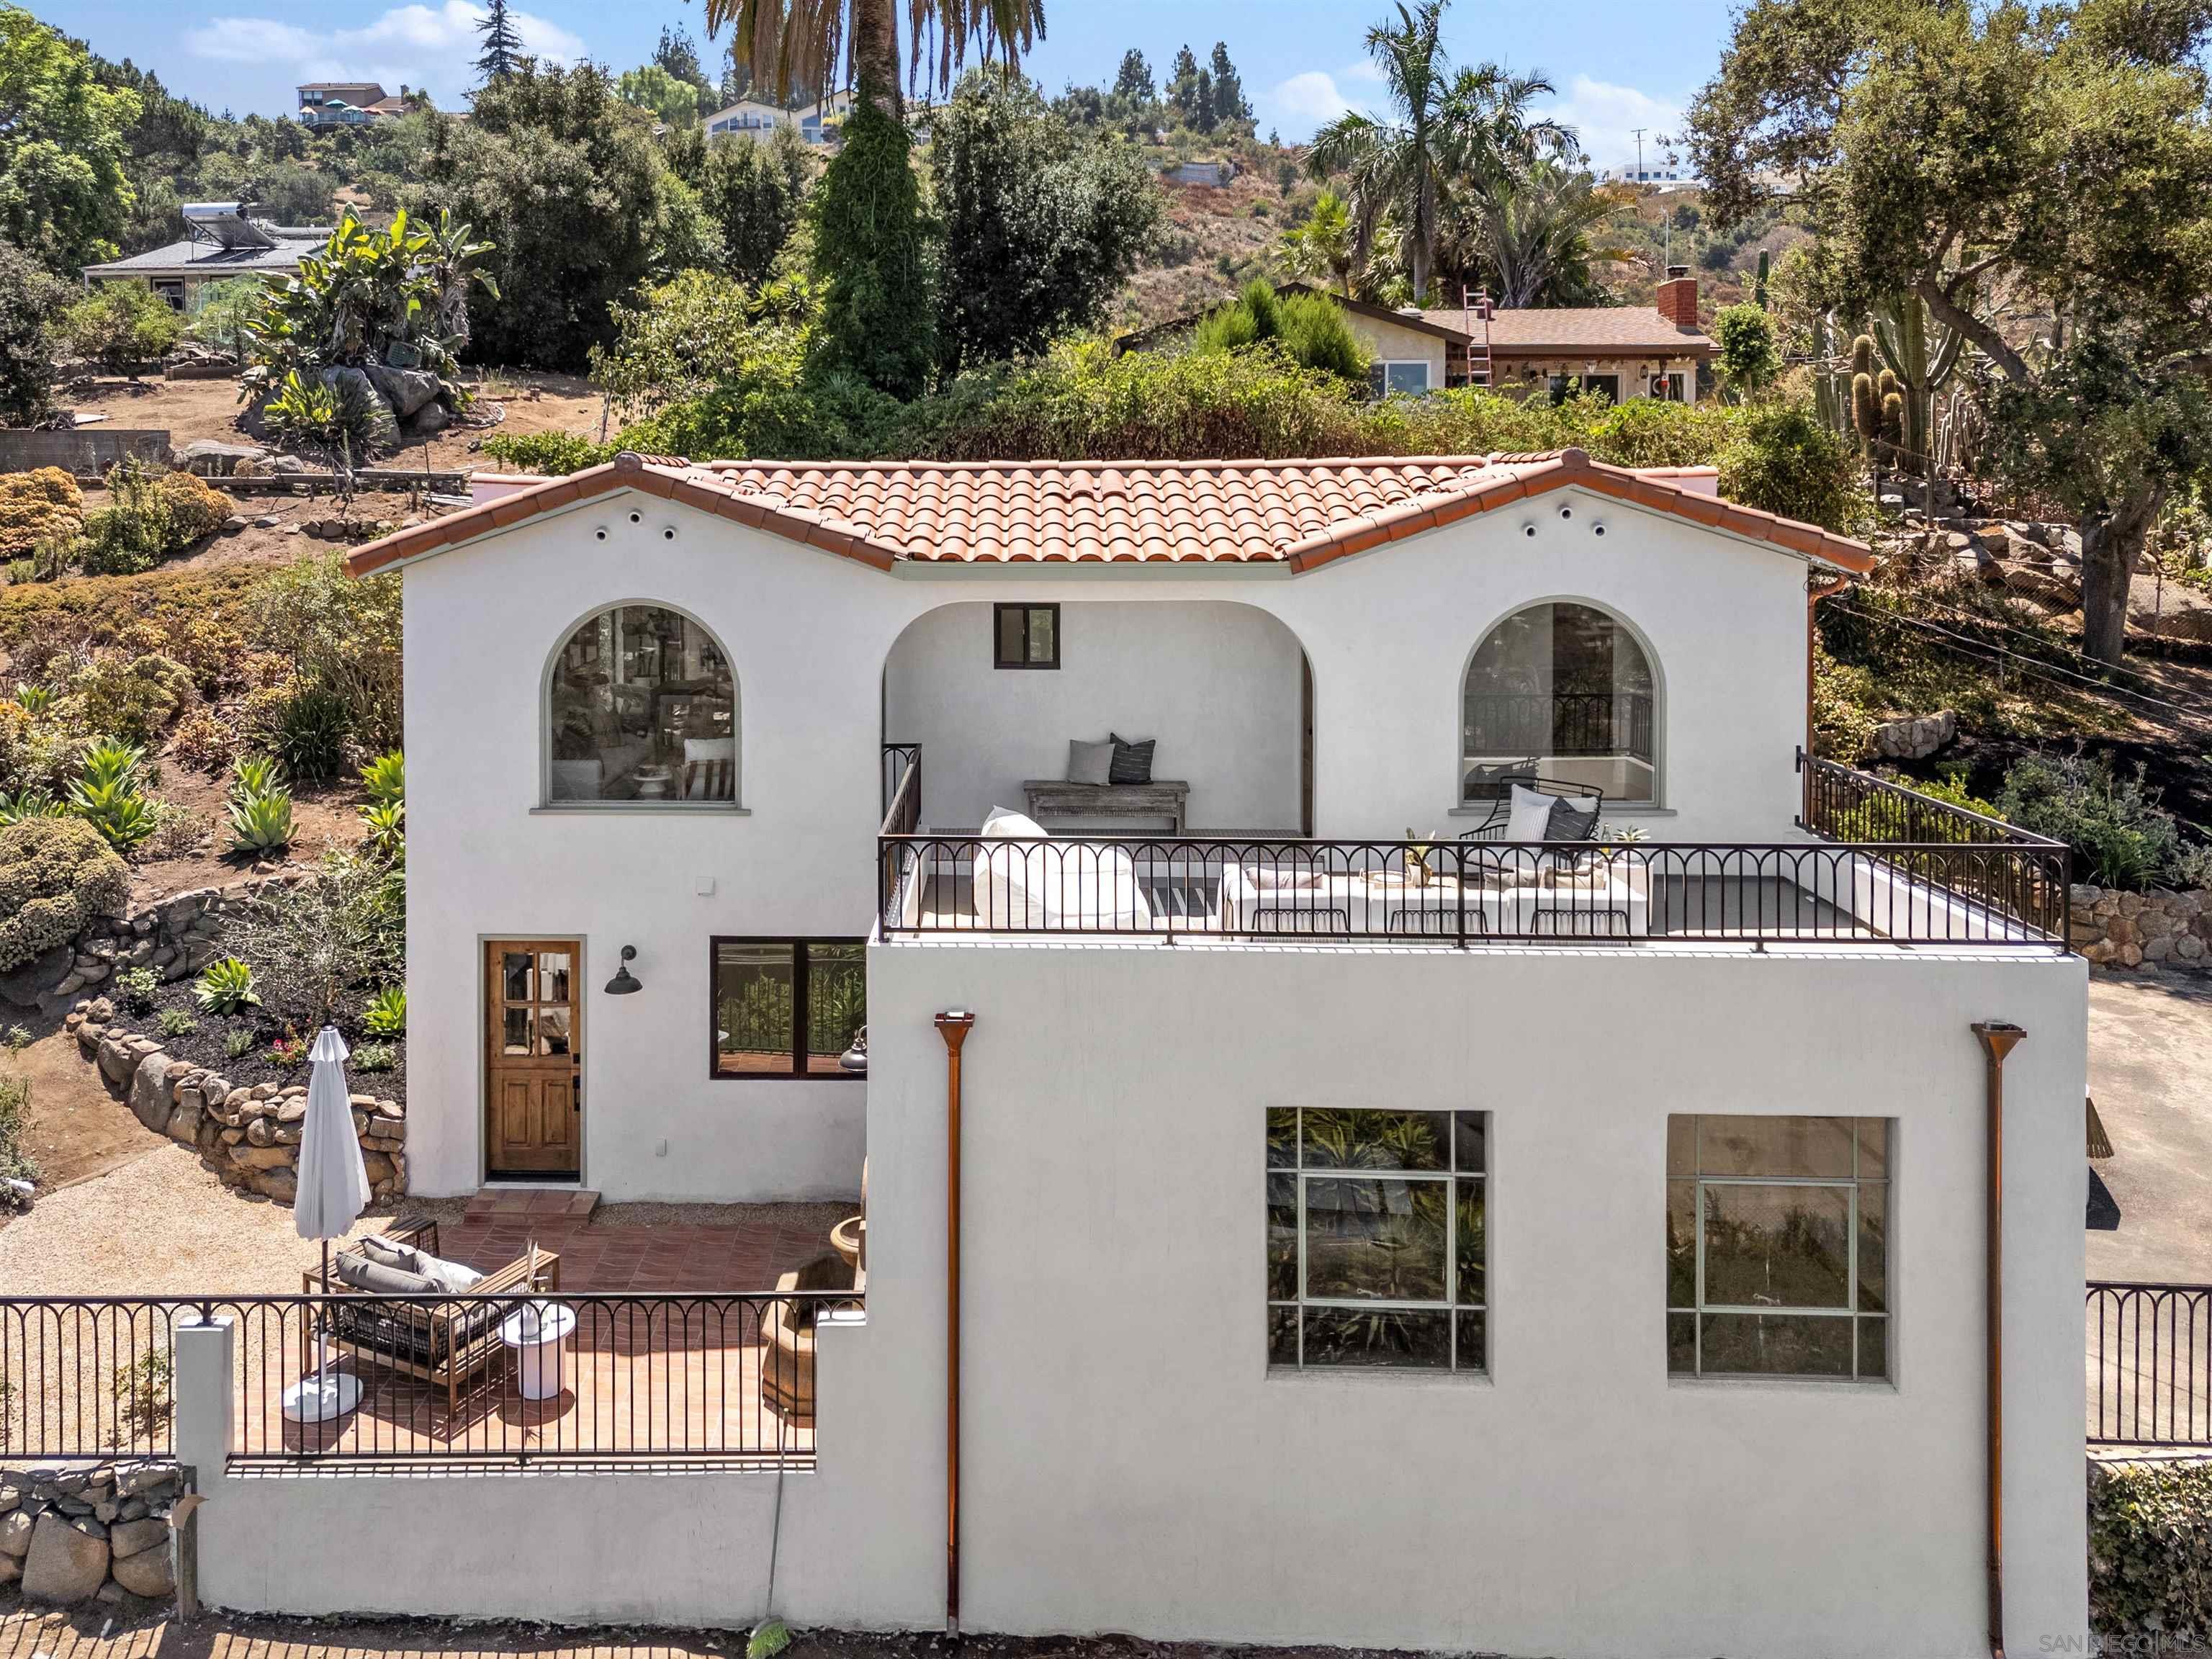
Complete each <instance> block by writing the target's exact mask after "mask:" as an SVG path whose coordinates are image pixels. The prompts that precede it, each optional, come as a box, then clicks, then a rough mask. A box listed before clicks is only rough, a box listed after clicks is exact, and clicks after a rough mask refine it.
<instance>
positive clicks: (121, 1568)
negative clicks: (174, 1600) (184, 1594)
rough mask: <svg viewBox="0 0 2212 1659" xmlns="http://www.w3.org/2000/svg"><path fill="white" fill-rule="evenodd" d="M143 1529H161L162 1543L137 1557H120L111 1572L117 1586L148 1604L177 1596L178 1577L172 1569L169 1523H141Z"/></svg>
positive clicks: (147, 1548) (145, 1550)
mask: <svg viewBox="0 0 2212 1659" xmlns="http://www.w3.org/2000/svg"><path fill="white" fill-rule="evenodd" d="M137 1525H140V1526H146V1527H159V1528H161V1534H162V1536H161V1541H159V1542H157V1543H155V1544H152V1545H149V1547H146V1548H145V1549H143V1550H140V1551H139V1552H138V1553H137V1554H136V1555H118V1556H117V1557H116V1558H115V1560H114V1562H113V1564H112V1565H111V1566H110V1568H109V1571H112V1573H114V1575H115V1582H116V1583H118V1584H120V1585H122V1586H123V1588H124V1589H127V1590H129V1591H130V1592H131V1594H132V1595H143V1596H145V1597H146V1598H147V1599H148V1600H149V1601H155V1600H159V1599H160V1598H161V1597H162V1596H166V1595H174V1594H175V1593H176V1589H177V1575H176V1572H175V1571H174V1569H173V1568H172V1567H171V1566H170V1565H169V1541H168V1535H167V1534H168V1531H169V1523H168V1522H166V1521H142V1522H137Z"/></svg>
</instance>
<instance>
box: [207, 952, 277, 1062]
mask: <svg viewBox="0 0 2212 1659" xmlns="http://www.w3.org/2000/svg"><path fill="white" fill-rule="evenodd" d="M192 998H193V1000H195V1001H196V1002H197V1003H198V1004H199V1006H201V1007H203V1008H204V1009H206V1010H207V1011H208V1012H210V1013H211V1014H234V1013H236V1012H239V1011H240V1009H242V1008H245V1007H246V1006H250V1005H252V1004H254V1003H258V1002H259V1001H260V1000H261V999H260V997H259V996H258V994H256V993H255V991H254V988H253V969H251V968H249V967H247V966H246V963H243V962H241V961H240V960H239V959H238V958H237V957H219V958H217V959H216V961H214V962H210V963H208V965H207V966H206V967H204V968H203V969H200V976H199V978H198V979H197V981H194V982H193V985H192ZM251 1041H252V1040H251V1039H250V1038H249V1039H248V1042H249V1043H250V1042H251Z"/></svg>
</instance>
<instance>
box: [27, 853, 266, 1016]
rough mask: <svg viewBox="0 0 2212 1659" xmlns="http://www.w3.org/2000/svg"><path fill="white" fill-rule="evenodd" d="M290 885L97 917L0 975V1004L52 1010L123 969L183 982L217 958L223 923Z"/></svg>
mask: <svg viewBox="0 0 2212 1659" xmlns="http://www.w3.org/2000/svg"><path fill="white" fill-rule="evenodd" d="M292 879H295V878H292V877H289V876H284V875H273V876H262V877H257V878H254V879H252V880H251V881H242V882H235V883H233V884H231V885H229V886H228V887H200V888H195V889H194V890H192V891H191V892H189V893H175V894H172V895H171V896H169V897H167V898H165V899H161V900H159V901H157V902H155V903H153V904H149V905H148V906H147V907H146V908H144V909H143V910H136V911H133V912H131V914H130V915H124V916H100V917H96V918H95V919H94V920H93V921H91V922H89V923H88V924H87V925H86V927H85V928H84V931H83V932H82V933H79V934H78V935H77V936H76V939H74V940H72V941H71V942H70V944H67V945H57V946H56V947H55V948H54V949H53V950H52V951H48V952H47V953H46V955H44V956H41V957H38V958H36V959H35V960H33V961H32V962H30V963H26V964H25V965H24V966H22V967H21V968H18V969H15V970H14V971H13V972H11V973H9V974H5V975H0V1003H7V1002H13V1003H15V1005H17V1006H21V1007H26V1008H37V1007H40V1006H46V1007H48V1008H52V1007H58V1006H60V1005H61V1004H62V1003H64V1002H65V1001H66V1000H68V999H69V998H70V997H73V996H78V995H81V994H83V993H85V992H87V991H91V990H96V989H97V988H98V987H100V986H102V985H104V984H106V982H107V981H109V980H110V979H112V977H114V975H116V973H117V972H118V970H120V969H125V968H150V969H153V970H154V972H155V973H156V974H157V975H160V976H161V979H162V980H163V981H165V982H166V981H171V980H179V979H183V978H185V977H186V976H187V975H192V974H197V972H199V970H200V969H203V968H204V967H206V966H207V965H208V963H210V962H213V961H214V960H215V959H216V957H220V956H221V955H222V954H223V950H222V923H223V918H224V916H225V915H227V914H228V912H230V911H231V910H234V909H235V908H238V907H240V905H243V904H244V903H246V902H247V901H248V900H250V899H252V898H254V897H256V896H258V895H259V894H260V893H261V891H262V890H264V888H266V887H267V886H268V885H269V884H270V882H272V881H274V882H284V881H289V880H292Z"/></svg>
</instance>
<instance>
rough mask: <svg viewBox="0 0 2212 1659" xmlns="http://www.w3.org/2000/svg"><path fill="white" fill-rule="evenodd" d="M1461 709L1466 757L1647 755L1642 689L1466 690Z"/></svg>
mask: <svg viewBox="0 0 2212 1659" xmlns="http://www.w3.org/2000/svg"><path fill="white" fill-rule="evenodd" d="M1462 713H1463V714H1464V717H1465V720H1466V726H1467V729H1466V732H1465V737H1466V750H1467V753H1468V755H1469V756H1477V755H1480V756H1484V757H1500V758H1504V757H1516V756H1527V757H1532V758H1539V759H1541V758H1542V757H1549V756H1577V755H1628V756H1632V757H1634V758H1636V759H1638V760H1641V761H1649V760H1650V758H1651V696H1650V693H1649V692H1646V691H1620V692H1614V691H1471V692H1469V693H1468V694H1467V696H1466V698H1465V699H1464V701H1463V705H1462Z"/></svg>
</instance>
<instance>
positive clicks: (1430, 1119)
mask: <svg viewBox="0 0 2212 1659" xmlns="http://www.w3.org/2000/svg"><path fill="white" fill-rule="evenodd" d="M1485 1130H1486V1119H1485V1115H1484V1114H1483V1113H1481V1112H1400V1111H1356V1110H1354V1111H1346V1110H1335V1109H1319V1108H1314V1107H1306V1108H1297V1107H1280V1108H1277V1109H1273V1110H1270V1111H1269V1112H1268V1114H1267V1363H1268V1364H1270V1365H1272V1366H1277V1367H1281V1368H1285V1369H1303V1370H1316V1369H1327V1368H1341V1367H1370V1368H1381V1369H1390V1370H1430V1371H1480V1370H1482V1369H1483V1368H1484V1357H1485V1353H1486V1347H1485V1340H1486V1331H1485V1320H1486V1310H1487V1306H1488V1303H1487V1297H1486V1279H1485V1272H1484V1267H1485V1263H1486V1260H1487V1255H1486V1249H1485V1228H1484V1216H1485V1213H1486V1198H1487V1194H1486V1190H1485V1187H1486V1181H1487V1176H1486V1164H1485V1156H1484V1139H1485Z"/></svg>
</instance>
